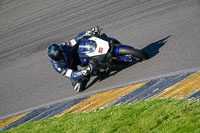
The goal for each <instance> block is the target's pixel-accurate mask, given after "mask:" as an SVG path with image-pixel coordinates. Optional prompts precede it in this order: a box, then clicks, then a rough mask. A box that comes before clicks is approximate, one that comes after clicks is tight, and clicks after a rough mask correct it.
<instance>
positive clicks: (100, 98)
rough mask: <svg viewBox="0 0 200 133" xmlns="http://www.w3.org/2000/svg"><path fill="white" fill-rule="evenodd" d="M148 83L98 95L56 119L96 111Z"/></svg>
mask: <svg viewBox="0 0 200 133" xmlns="http://www.w3.org/2000/svg"><path fill="white" fill-rule="evenodd" d="M145 84H146V82H142V83H138V84H134V85H129V86H126V87H123V88H118V89H112V90H108V91H105V92H100V93H97V94H95V95H93V96H91V97H89V98H88V99H86V100H84V101H82V102H81V103H79V104H77V105H75V106H73V107H71V108H70V109H68V110H66V111H64V112H63V113H61V114H58V115H56V117H60V116H62V115H64V114H66V113H74V112H89V111H92V110H94V109H97V108H100V107H104V106H106V105H107V104H109V103H111V102H113V101H114V100H116V99H118V98H120V97H122V96H124V95H126V94H128V93H130V92H131V91H133V90H135V89H137V88H139V87H141V86H143V85H145Z"/></svg>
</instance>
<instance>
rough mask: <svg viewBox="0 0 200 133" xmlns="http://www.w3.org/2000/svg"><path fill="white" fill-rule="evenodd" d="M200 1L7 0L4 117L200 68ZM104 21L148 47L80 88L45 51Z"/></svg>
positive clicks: (3, 11) (1, 59) (0, 39)
mask: <svg viewBox="0 0 200 133" xmlns="http://www.w3.org/2000/svg"><path fill="white" fill-rule="evenodd" d="M199 22H200V1H199V0H124V1H121V0H98V1H91V0H76V1H75V0H56V1H55V0H43V1H41V0H34V1H33V0H17V1H15V0H1V1H0V117H4V116H8V115H11V114H13V113H16V112H20V111H22V110H27V109H30V108H35V107H37V106H43V105H47V104H50V103H52V102H55V101H59V100H63V99H66V98H70V97H71V98H72V97H76V96H79V95H85V94H87V93H92V92H95V91H101V90H103V89H104V90H105V89H111V88H114V87H118V86H122V85H125V84H130V83H132V82H136V81H143V80H145V79H150V78H152V77H159V76H162V75H167V74H169V73H176V72H180V71H188V70H191V69H196V68H199V67H200V60H199V57H200V52H199V51H200V43H199V42H200V23H199ZM96 25H99V26H100V27H102V28H103V32H105V33H107V35H109V36H112V37H115V38H117V39H118V40H119V41H121V42H122V43H124V44H129V45H131V46H134V47H135V48H137V49H142V50H144V51H146V52H148V53H149V55H150V59H149V60H147V61H144V62H139V63H135V64H133V65H132V66H130V67H128V68H125V69H123V70H121V71H119V72H118V73H116V74H115V75H112V76H109V77H107V78H105V79H102V80H96V79H94V78H93V79H91V82H90V84H89V88H88V89H87V90H85V91H84V92H81V93H76V92H75V91H74V90H73V89H72V87H71V85H70V83H69V81H68V80H67V79H66V78H64V77H61V76H60V75H59V74H57V73H56V72H55V71H54V70H53V68H52V66H51V64H50V62H49V59H48V57H47V55H46V51H45V50H46V47H47V46H48V45H49V43H51V42H57V43H61V42H63V41H66V40H70V39H72V38H73V37H74V36H75V35H77V34H78V33H80V32H81V31H84V30H86V29H88V28H90V27H93V26H96Z"/></svg>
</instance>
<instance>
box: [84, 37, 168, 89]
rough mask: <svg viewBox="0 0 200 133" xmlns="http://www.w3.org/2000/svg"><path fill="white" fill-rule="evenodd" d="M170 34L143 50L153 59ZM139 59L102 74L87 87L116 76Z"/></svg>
mask: <svg viewBox="0 0 200 133" xmlns="http://www.w3.org/2000/svg"><path fill="white" fill-rule="evenodd" d="M170 37H171V35H170V36H167V37H166V38H163V39H161V40H159V41H156V42H153V43H151V44H149V45H148V46H146V47H144V48H143V49H141V50H142V51H143V52H146V53H147V54H148V56H149V59H151V58H152V57H154V56H156V55H157V54H158V53H159V52H160V51H159V49H160V48H161V47H162V46H163V45H165V43H166V42H167V40H168V38H170ZM138 62H139V61H133V62H132V63H129V64H128V65H126V66H124V67H121V68H119V69H116V70H114V71H112V72H110V73H108V74H102V75H100V76H97V77H96V78H95V79H94V80H93V81H92V82H91V83H90V84H89V85H88V86H87V87H86V89H88V88H90V87H91V86H92V85H94V84H95V83H96V82H101V81H102V80H104V79H106V78H108V77H110V76H114V75H115V74H117V73H118V72H120V71H122V70H123V69H126V68H128V67H131V66H132V65H134V64H136V63H138Z"/></svg>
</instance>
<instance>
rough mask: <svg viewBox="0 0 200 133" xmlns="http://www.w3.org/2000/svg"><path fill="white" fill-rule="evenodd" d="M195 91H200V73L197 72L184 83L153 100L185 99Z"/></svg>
mask: <svg viewBox="0 0 200 133" xmlns="http://www.w3.org/2000/svg"><path fill="white" fill-rule="evenodd" d="M195 90H200V72H196V73H194V74H193V75H191V76H190V77H188V78H186V79H184V80H183V81H181V82H179V83H177V84H175V85H174V86H171V87H169V88H167V89H166V90H165V91H164V92H162V93H160V94H158V95H157V96H155V97H153V98H177V99H180V98H183V97H184V96H186V95H188V94H191V93H192V92H193V91H195Z"/></svg>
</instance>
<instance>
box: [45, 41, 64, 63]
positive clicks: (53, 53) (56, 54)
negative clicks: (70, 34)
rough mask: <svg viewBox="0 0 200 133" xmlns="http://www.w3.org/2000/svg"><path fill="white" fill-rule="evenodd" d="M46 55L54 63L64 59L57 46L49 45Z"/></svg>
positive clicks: (60, 49)
mask: <svg viewBox="0 0 200 133" xmlns="http://www.w3.org/2000/svg"><path fill="white" fill-rule="evenodd" d="M47 53H48V56H49V57H50V58H51V59H53V60H55V61H61V60H63V59H64V55H63V52H62V48H61V47H60V46H59V45H58V44H55V43H53V44H50V45H49V46H48V48H47Z"/></svg>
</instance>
